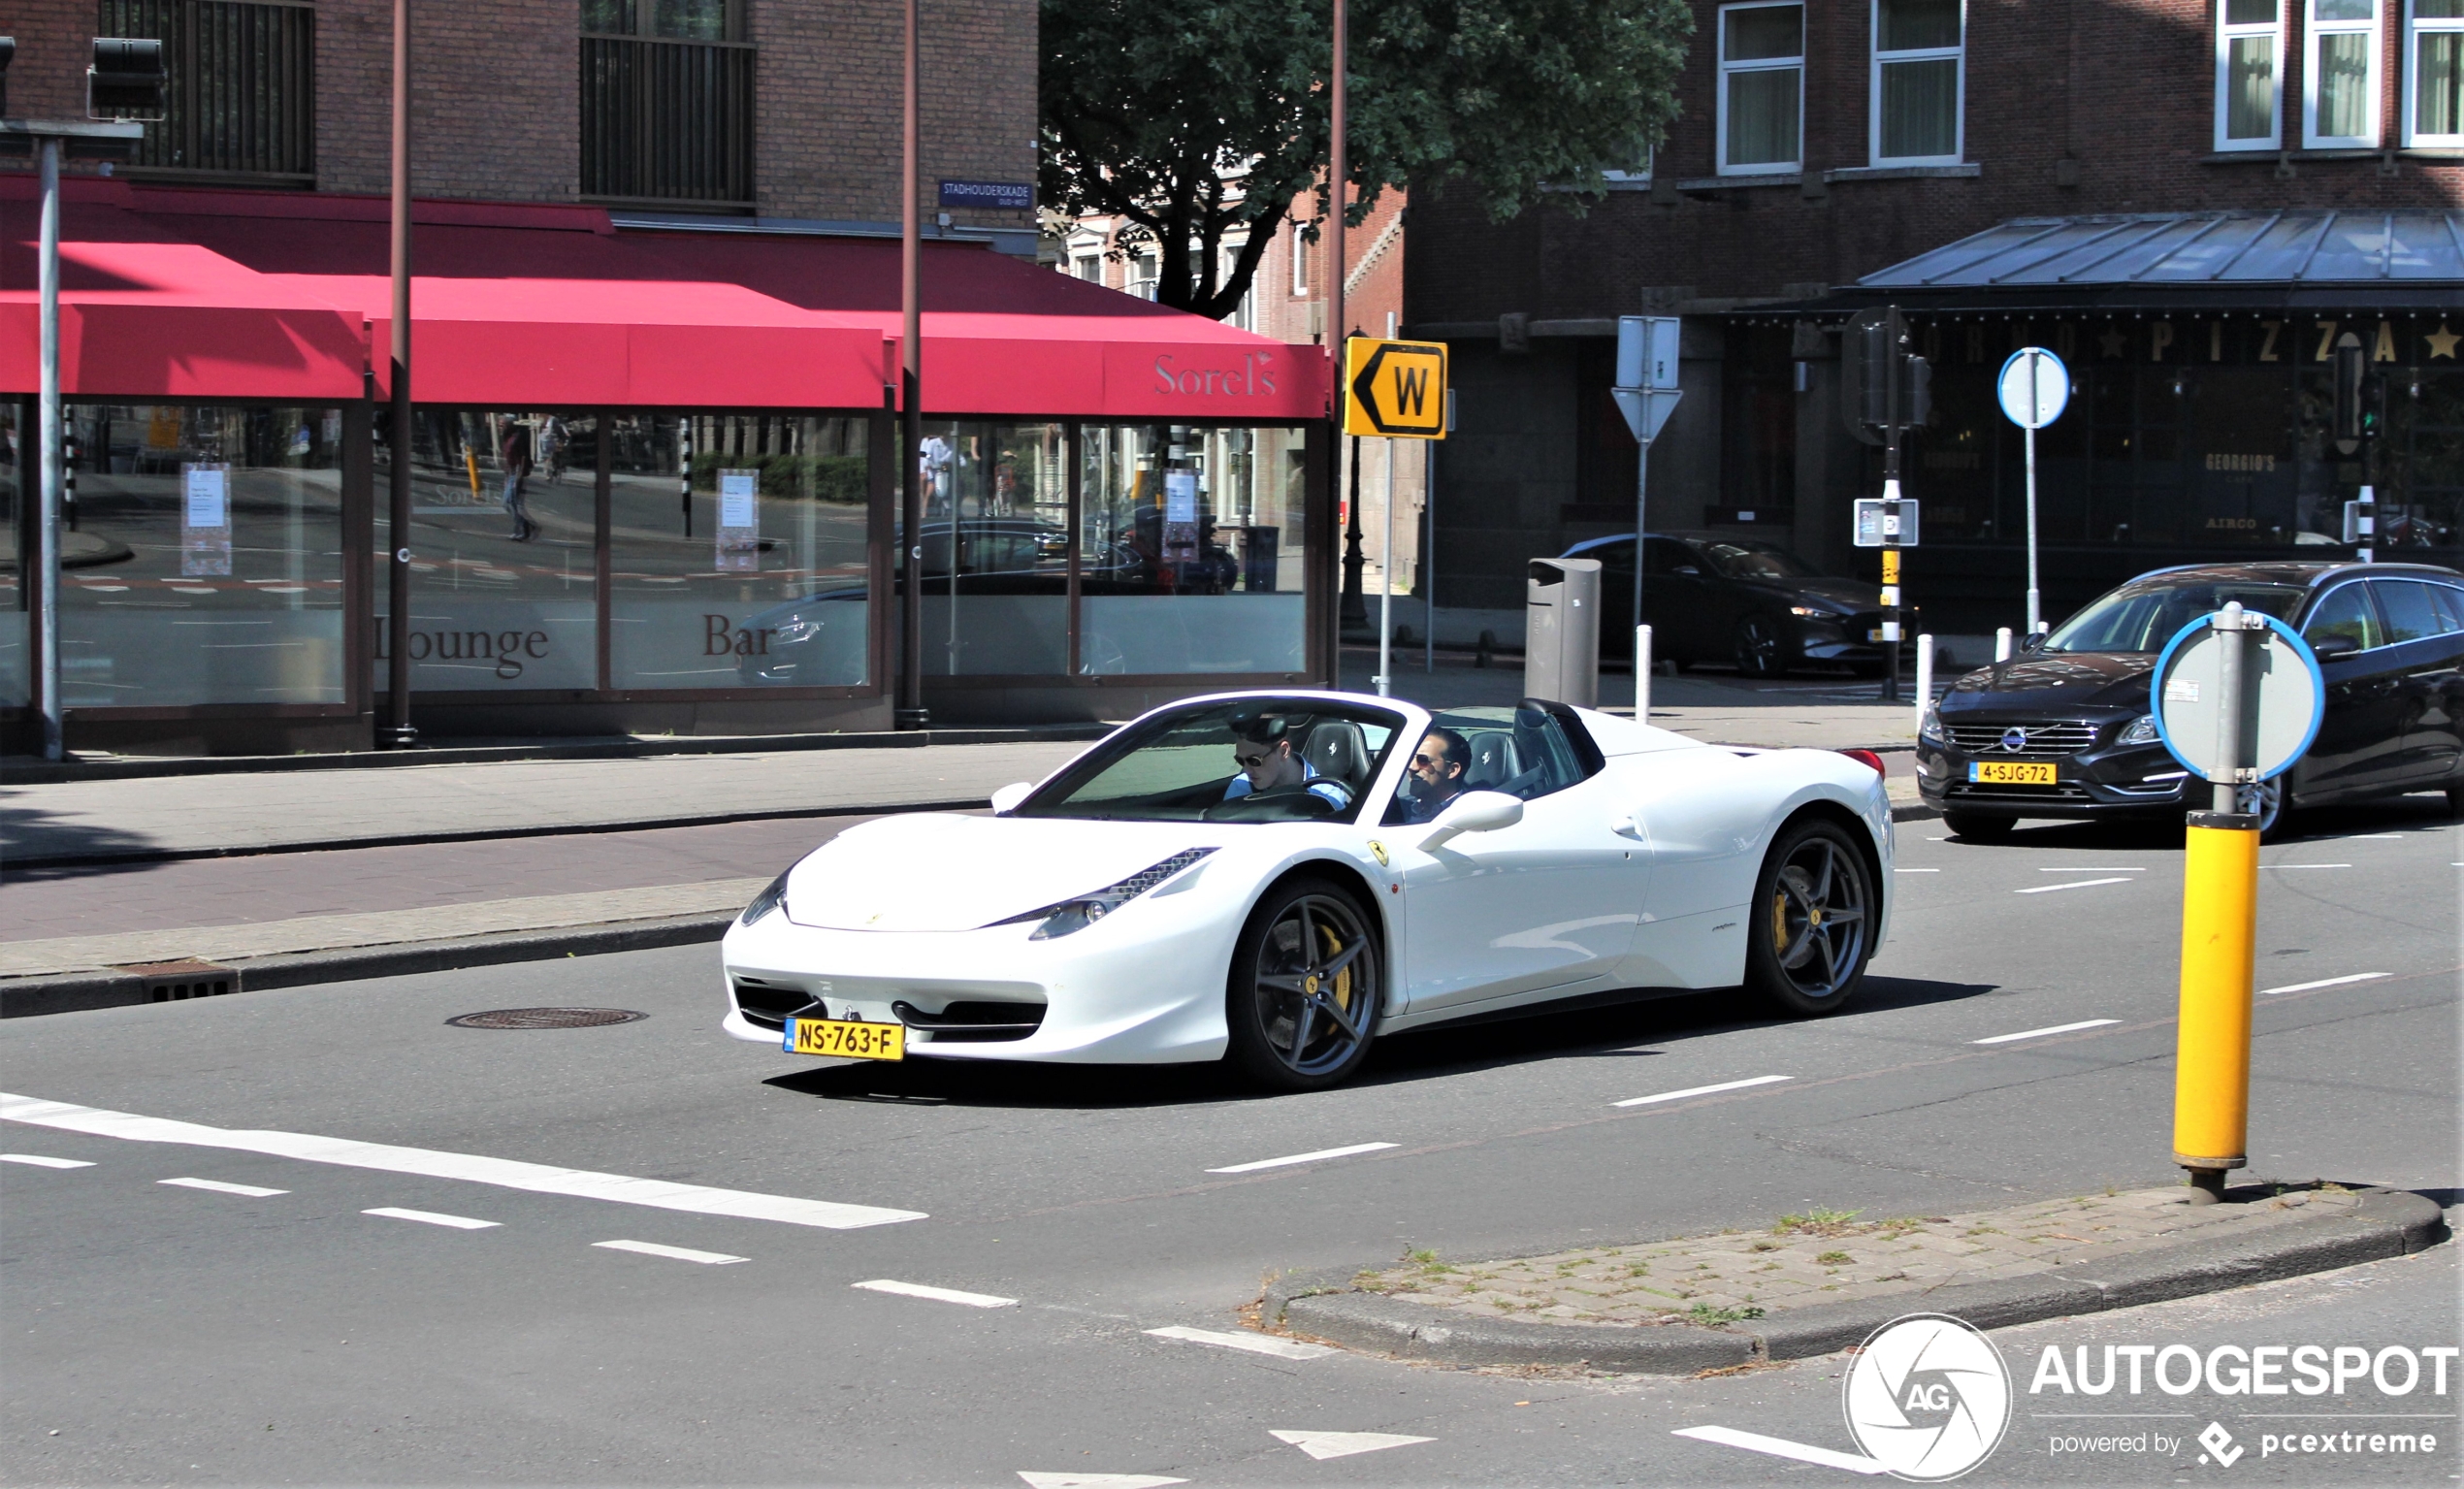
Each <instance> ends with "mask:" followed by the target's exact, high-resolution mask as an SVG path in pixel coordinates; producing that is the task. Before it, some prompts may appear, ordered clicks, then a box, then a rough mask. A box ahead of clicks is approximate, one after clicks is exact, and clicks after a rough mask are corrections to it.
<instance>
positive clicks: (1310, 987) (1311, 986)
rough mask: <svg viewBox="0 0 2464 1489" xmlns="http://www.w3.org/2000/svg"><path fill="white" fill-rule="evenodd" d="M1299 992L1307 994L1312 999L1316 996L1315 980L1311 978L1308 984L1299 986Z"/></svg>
mask: <svg viewBox="0 0 2464 1489" xmlns="http://www.w3.org/2000/svg"><path fill="white" fill-rule="evenodd" d="M1301 991H1303V992H1305V993H1307V994H1309V995H1310V996H1311V997H1315V996H1317V979H1316V978H1315V977H1314V976H1313V977H1311V978H1310V980H1309V981H1308V982H1306V983H1303V984H1302V985H1301Z"/></svg>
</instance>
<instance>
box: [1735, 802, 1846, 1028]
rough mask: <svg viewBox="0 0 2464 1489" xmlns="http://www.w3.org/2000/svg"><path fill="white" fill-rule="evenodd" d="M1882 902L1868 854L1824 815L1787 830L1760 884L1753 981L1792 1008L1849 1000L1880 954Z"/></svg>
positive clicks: (1749, 982) (1749, 979)
mask: <svg viewBox="0 0 2464 1489" xmlns="http://www.w3.org/2000/svg"><path fill="white" fill-rule="evenodd" d="M1877 907H1878V902H1877V900H1876V898H1875V893H1874V883H1873V875H1872V873H1871V872H1870V871H1869V870H1868V868H1867V866H1866V863H1865V856H1864V853H1863V852H1861V851H1860V850H1859V849H1858V846H1857V843H1856V841H1855V840H1854V839H1853V838H1851V837H1850V836H1849V835H1848V831H1847V829H1846V828H1843V827H1841V826H1839V825H1837V824H1835V823H1831V822H1826V821H1823V820H1822V819H1820V818H1814V819H1811V820H1800V821H1798V822H1795V823H1791V824H1790V825H1787V826H1786V827H1783V828H1781V829H1780V834H1779V840H1778V841H1777V842H1775V843H1773V844H1772V845H1771V852H1770V857H1768V858H1765V859H1764V860H1763V872H1762V874H1761V876H1760V877H1759V879H1758V880H1757V881H1756V884H1755V890H1754V902H1753V904H1752V905H1751V906H1750V907H1749V911H1750V915H1751V919H1750V920H1749V921H1748V922H1747V934H1746V950H1745V982H1746V986H1747V987H1750V988H1752V989H1753V990H1754V991H1756V992H1758V993H1760V994H1762V995H1763V997H1764V998H1765V999H1766V1000H1767V1001H1768V1002H1771V1003H1775V1004H1777V1005H1778V1006H1779V1007H1781V1008H1783V1009H1785V1010H1787V1011H1788V1012H1789V1013H1792V1014H1828V1013H1832V1012H1833V1011H1835V1010H1836V1009H1838V1008H1839V1007H1840V1006H1841V1005H1842V1004H1844V1003H1846V1002H1847V1001H1848V999H1849V997H1850V995H1851V994H1853V993H1854V992H1855V991H1856V990H1857V985H1858V983H1859V982H1861V981H1862V980H1863V979H1864V973H1865V962H1866V960H1867V959H1868V958H1870V957H1871V956H1872V955H1873V932H1874V915H1875V911H1876V909H1877Z"/></svg>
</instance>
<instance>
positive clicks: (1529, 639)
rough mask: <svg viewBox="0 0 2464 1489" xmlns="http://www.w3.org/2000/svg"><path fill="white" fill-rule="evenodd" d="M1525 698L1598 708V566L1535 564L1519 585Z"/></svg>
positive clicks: (1579, 561)
mask: <svg viewBox="0 0 2464 1489" xmlns="http://www.w3.org/2000/svg"><path fill="white" fill-rule="evenodd" d="M1523 694H1524V696H1527V697H1536V698H1547V699H1550V700H1551V701H1554V702H1559V703H1572V704H1573V705H1574V706H1576V707H1578V708H1596V707H1598V706H1599V704H1600V561H1599V560H1598V559H1534V560H1532V566H1531V569H1530V572H1529V574H1528V576H1527V578H1526V580H1525V583H1524V586H1523Z"/></svg>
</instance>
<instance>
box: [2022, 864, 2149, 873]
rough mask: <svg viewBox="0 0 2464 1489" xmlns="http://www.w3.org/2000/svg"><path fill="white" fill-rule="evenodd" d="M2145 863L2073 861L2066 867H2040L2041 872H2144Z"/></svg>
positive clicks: (2146, 867) (2145, 870) (2039, 871)
mask: <svg viewBox="0 0 2464 1489" xmlns="http://www.w3.org/2000/svg"><path fill="white" fill-rule="evenodd" d="M2147 871H2148V866H2147V865H2146V864H2144V863H2073V864H2071V865H2069V866H2068V867H2066V868H2040V869H2038V870H2037V871H2036V872H2038V873H2040V874H2144V873H2146V872H2147Z"/></svg>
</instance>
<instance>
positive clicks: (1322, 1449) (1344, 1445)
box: [1268, 1427, 1437, 1460]
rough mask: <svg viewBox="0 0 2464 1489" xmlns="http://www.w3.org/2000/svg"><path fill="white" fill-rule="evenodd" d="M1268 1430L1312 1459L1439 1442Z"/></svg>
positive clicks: (1394, 1435)
mask: <svg viewBox="0 0 2464 1489" xmlns="http://www.w3.org/2000/svg"><path fill="white" fill-rule="evenodd" d="M1268 1432H1269V1433H1270V1435H1272V1436H1273V1437H1275V1438H1277V1439H1280V1440H1282V1441H1285V1442H1289V1443H1290V1444H1292V1445H1293V1446H1294V1447H1297V1448H1299V1449H1300V1450H1301V1451H1302V1452H1304V1453H1307V1454H1309V1456H1311V1457H1312V1458H1316V1459H1320V1460H1323V1459H1327V1458H1348V1457H1350V1456H1351V1455H1352V1454H1354V1453H1374V1452H1377V1451H1378V1450H1379V1449H1381V1448H1388V1447H1410V1445H1411V1444H1412V1443H1414V1442H1435V1441H1436V1440H1437V1439H1435V1438H1407V1437H1405V1436H1404V1435H1403V1434H1401V1433H1395V1432H1294V1431H1291V1430H1290V1429H1288V1428H1283V1427H1274V1428H1269V1429H1268Z"/></svg>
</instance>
